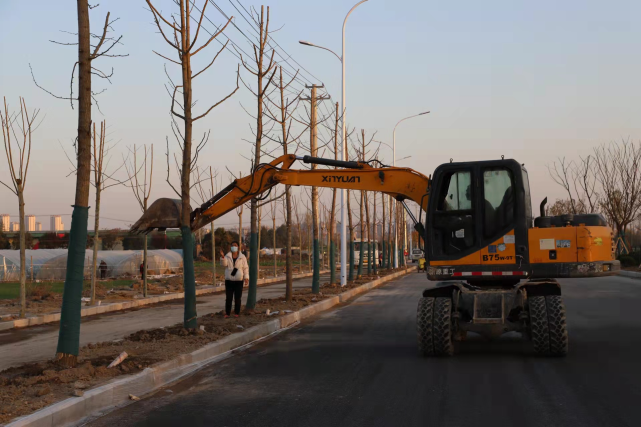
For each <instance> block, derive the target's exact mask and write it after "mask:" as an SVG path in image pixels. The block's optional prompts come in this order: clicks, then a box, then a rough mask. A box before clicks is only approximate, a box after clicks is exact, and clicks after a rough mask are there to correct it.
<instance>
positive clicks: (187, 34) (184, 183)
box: [146, 0, 240, 329]
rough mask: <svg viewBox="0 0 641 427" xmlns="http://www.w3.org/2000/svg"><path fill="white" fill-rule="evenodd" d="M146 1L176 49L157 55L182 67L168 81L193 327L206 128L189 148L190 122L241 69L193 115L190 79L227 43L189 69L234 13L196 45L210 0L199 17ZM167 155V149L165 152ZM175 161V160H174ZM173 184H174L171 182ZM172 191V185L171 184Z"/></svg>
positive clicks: (186, 8) (187, 317) (182, 4)
mask: <svg viewBox="0 0 641 427" xmlns="http://www.w3.org/2000/svg"><path fill="white" fill-rule="evenodd" d="M146 1H147V5H148V6H149V8H150V9H151V12H152V15H153V19H154V22H155V24H156V27H157V28H158V30H159V31H160V34H161V35H162V37H163V38H164V40H165V41H166V42H167V44H168V45H169V46H170V47H171V48H173V49H174V50H175V53H176V57H177V60H174V59H171V58H168V57H166V56H164V55H161V54H160V53H158V52H155V53H156V54H157V55H159V56H161V57H162V58H164V59H166V60H168V61H170V62H171V63H173V64H176V65H179V66H180V68H181V76H182V83H181V84H180V85H175V84H174V83H173V82H172V81H171V79H170V84H171V86H172V94H171V108H170V111H171V114H172V129H173V131H174V136H175V137H176V139H177V140H178V145H179V146H180V149H181V151H182V161H181V163H180V167H179V173H180V192H177V193H178V195H179V196H180V198H181V202H182V209H181V221H180V224H181V233H182V244H183V264H184V275H183V280H184V289H185V314H184V326H185V328H186V329H195V328H196V327H197V326H198V321H197V314H196V280H195V274H194V260H193V252H192V251H193V242H192V235H191V227H190V225H191V224H190V214H191V204H190V202H191V198H190V191H191V188H192V183H191V182H190V177H191V171H192V169H193V168H194V167H195V165H196V164H197V161H198V155H199V153H200V151H201V150H202V149H203V147H204V146H205V145H206V144H207V141H208V139H209V132H206V133H205V134H204V135H203V137H202V139H201V141H200V142H199V143H198V145H196V147H195V149H193V150H192V133H193V124H194V122H195V121H197V120H200V119H202V118H204V117H206V116H207V115H208V114H209V113H210V112H211V111H212V110H213V109H214V108H216V107H217V106H219V105H220V104H222V103H223V102H224V101H226V100H227V99H229V98H230V97H231V96H232V95H233V94H234V93H236V91H237V90H238V79H239V78H240V72H237V78H236V88H235V89H234V90H233V91H232V92H231V93H229V94H228V95H227V96H226V97H224V98H222V99H221V100H220V101H218V102H216V103H215V104H213V105H211V106H210V107H209V108H208V109H207V110H206V111H205V112H204V113H202V114H200V115H197V116H195V117H194V115H193V112H192V108H193V106H194V101H193V93H192V91H193V87H192V83H193V80H194V79H196V78H197V77H198V76H199V75H201V74H202V73H203V72H205V71H206V70H207V69H209V67H211V66H212V65H213V64H214V62H215V61H216V58H217V57H218V55H219V54H220V53H221V52H222V51H223V50H224V49H225V47H226V46H227V45H226V44H225V45H223V47H222V48H221V50H219V51H218V53H217V54H216V55H215V56H214V58H213V59H212V61H211V62H210V63H209V64H208V65H206V66H205V67H204V68H203V69H202V70H200V71H198V72H196V73H194V72H193V70H192V58H193V57H194V56H195V55H197V54H198V53H200V52H201V51H203V49H205V48H206V47H207V46H209V44H210V43H211V42H212V41H213V40H214V39H215V38H216V37H218V35H220V34H221V33H222V32H223V31H224V30H225V28H227V26H228V25H229V23H230V22H231V20H232V19H233V17H230V18H229V20H228V21H227V22H226V23H225V25H224V26H222V27H221V28H219V29H218V30H217V31H216V32H215V33H214V34H211V35H210V37H209V38H208V39H207V40H206V41H205V42H204V43H202V44H201V46H200V47H196V46H197V41H198V36H199V35H200V31H201V29H202V22H203V18H204V16H205V10H206V9H207V5H208V4H209V2H207V1H205V3H204V5H203V7H202V10H201V11H200V17H199V19H198V20H197V21H196V19H194V18H192V12H193V8H194V7H195V5H193V4H192V1H191V0H188V1H185V0H176V1H175V4H176V5H177V6H178V7H179V9H180V11H179V13H178V14H173V13H172V14H171V16H170V19H167V18H165V17H164V16H163V15H162V14H161V13H160V12H159V11H158V10H157V9H156V8H155V7H154V5H153V4H152V3H151V0H146ZM192 19H194V22H197V26H196V32H195V34H194V36H193V39H192V36H191V34H192V33H191V30H192V28H191V20H192ZM166 29H168V30H169V31H170V32H171V33H173V37H171V39H170V37H167V34H166ZM177 92H180V93H181V95H182V104H181V102H180V101H178V100H177V99H176V93H177ZM175 105H178V107H179V109H180V111H181V112H177V111H176V109H175ZM175 118H178V119H180V120H182V123H183V129H182V131H181V130H180V128H179V126H178V125H177V123H176V121H175V120H176V119H175ZM167 157H168V159H169V153H168V155H167ZM176 163H178V161H177V160H176ZM172 187H173V186H172ZM174 191H175V188H174Z"/></svg>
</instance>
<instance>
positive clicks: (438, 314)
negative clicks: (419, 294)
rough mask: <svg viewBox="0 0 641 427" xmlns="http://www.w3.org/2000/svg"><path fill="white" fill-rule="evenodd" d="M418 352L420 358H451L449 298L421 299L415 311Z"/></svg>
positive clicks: (450, 305) (450, 307)
mask: <svg viewBox="0 0 641 427" xmlns="http://www.w3.org/2000/svg"><path fill="white" fill-rule="evenodd" d="M416 326H417V335H418V350H419V354H420V355H421V356H451V355H452V354H453V353H454V347H453V345H452V300H451V298H421V299H420V300H419V302H418V310H417V325H416Z"/></svg>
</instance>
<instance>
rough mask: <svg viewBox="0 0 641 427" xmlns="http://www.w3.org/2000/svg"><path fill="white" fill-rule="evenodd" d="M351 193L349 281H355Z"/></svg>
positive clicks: (348, 217)
mask: <svg viewBox="0 0 641 427" xmlns="http://www.w3.org/2000/svg"><path fill="white" fill-rule="evenodd" d="M350 200H351V195H350V191H349V190H347V222H348V225H349V226H348V228H349V273H348V275H347V280H349V281H350V282H351V281H352V280H354V225H353V224H352V205H351V202H350Z"/></svg>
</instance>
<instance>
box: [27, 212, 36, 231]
mask: <svg viewBox="0 0 641 427" xmlns="http://www.w3.org/2000/svg"><path fill="white" fill-rule="evenodd" d="M25 223H26V224H27V231H36V217H35V216H33V215H27V216H26V217H25Z"/></svg>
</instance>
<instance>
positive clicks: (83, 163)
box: [32, 0, 127, 367]
mask: <svg viewBox="0 0 641 427" xmlns="http://www.w3.org/2000/svg"><path fill="white" fill-rule="evenodd" d="M95 7H97V5H96V6H93V7H90V6H89V2H88V0H77V10H78V32H77V33H70V34H72V35H76V36H77V37H78V42H77V43H60V42H56V41H52V42H53V43H56V44H61V45H69V46H78V61H76V62H75V63H74V65H73V68H72V71H71V84H70V85H69V86H70V95H69V96H68V97H67V96H58V95H55V94H53V93H52V92H51V91H49V90H47V89H45V88H43V87H42V86H40V85H39V84H38V82H37V81H36V79H35V76H34V75H33V70H32V77H33V81H34V83H35V84H36V86H38V87H39V88H40V89H42V90H44V91H45V92H47V93H48V94H50V95H52V96H54V97H55V98H58V99H63V100H68V101H69V102H70V104H71V108H73V102H74V101H78V137H77V139H76V148H77V157H76V161H77V167H76V195H75V200H74V205H73V206H74V209H73V215H72V220H71V229H70V231H69V255H68V261H69V262H68V265H70V266H74V268H68V269H67V271H66V277H65V287H64V292H63V296H62V310H61V313H60V332H59V334H58V347H57V350H56V360H58V362H59V363H60V365H61V366H63V367H75V366H76V364H77V361H78V351H79V347H80V318H81V317H80V310H81V298H82V284H83V278H84V277H83V272H84V259H85V245H86V241H87V222H88V217H89V188H90V186H91V184H90V181H91V123H92V122H91V105H92V100H93V102H94V103H95V104H96V106H98V103H97V99H96V96H97V95H98V94H100V93H102V92H104V90H102V91H100V92H93V91H92V81H91V80H92V76H96V77H98V78H101V79H104V80H107V81H108V82H111V80H110V79H111V77H112V76H113V69H112V71H111V73H110V74H107V73H105V72H104V71H102V70H100V69H98V68H97V67H96V66H94V64H93V61H94V60H96V59H99V58H102V57H111V58H113V57H121V56H127V55H117V54H113V53H111V50H112V49H113V48H114V47H115V46H116V45H118V44H121V43H120V41H121V40H122V36H120V37H117V38H115V37H110V36H109V33H110V32H111V31H113V28H112V24H113V23H114V22H116V21H117V19H114V20H110V13H109V12H107V15H106V17H105V23H104V25H103V26H102V33H101V34H94V33H92V32H91V29H90V20H89V9H93V8H95ZM92 38H93V39H95V40H97V42H96V44H95V45H92V44H91V39H92ZM76 69H77V70H78V95H77V97H75V96H74V93H73V88H74V84H73V79H74V75H75V72H76Z"/></svg>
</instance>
